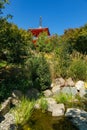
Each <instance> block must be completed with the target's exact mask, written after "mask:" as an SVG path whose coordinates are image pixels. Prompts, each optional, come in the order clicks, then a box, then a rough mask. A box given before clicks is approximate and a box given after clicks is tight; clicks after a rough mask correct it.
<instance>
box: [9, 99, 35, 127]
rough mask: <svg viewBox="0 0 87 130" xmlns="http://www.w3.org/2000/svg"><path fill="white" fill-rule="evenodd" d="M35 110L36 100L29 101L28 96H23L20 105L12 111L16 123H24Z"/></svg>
mask: <svg viewBox="0 0 87 130" xmlns="http://www.w3.org/2000/svg"><path fill="white" fill-rule="evenodd" d="M33 110H34V101H29V100H28V99H27V98H22V100H21V102H20V103H19V105H18V106H16V107H15V108H14V109H13V110H12V113H13V115H14V118H15V124H16V125H24V124H25V123H26V122H27V121H29V119H30V117H31V115H32V112H33Z"/></svg>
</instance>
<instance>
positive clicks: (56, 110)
mask: <svg viewBox="0 0 87 130" xmlns="http://www.w3.org/2000/svg"><path fill="white" fill-rule="evenodd" d="M64 112H65V107H64V104H62V103H61V104H54V105H53V109H52V116H63V115H64Z"/></svg>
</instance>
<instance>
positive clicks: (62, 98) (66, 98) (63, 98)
mask: <svg viewBox="0 0 87 130" xmlns="http://www.w3.org/2000/svg"><path fill="white" fill-rule="evenodd" d="M54 98H55V100H56V101H57V103H64V104H66V103H68V102H71V101H72V100H73V97H72V94H66V93H60V94H58V95H55V97H54Z"/></svg>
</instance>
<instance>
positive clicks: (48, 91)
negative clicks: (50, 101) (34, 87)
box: [43, 89, 53, 97]
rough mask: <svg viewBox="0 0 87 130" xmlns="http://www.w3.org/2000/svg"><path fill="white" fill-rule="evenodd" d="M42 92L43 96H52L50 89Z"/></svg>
mask: <svg viewBox="0 0 87 130" xmlns="http://www.w3.org/2000/svg"><path fill="white" fill-rule="evenodd" d="M43 93H44V96H45V97H50V96H52V95H53V94H52V92H51V90H49V89H48V90H45V91H43Z"/></svg>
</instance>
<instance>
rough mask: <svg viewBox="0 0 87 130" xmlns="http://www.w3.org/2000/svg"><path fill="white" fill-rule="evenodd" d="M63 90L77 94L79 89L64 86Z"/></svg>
mask: <svg viewBox="0 0 87 130" xmlns="http://www.w3.org/2000/svg"><path fill="white" fill-rule="evenodd" d="M61 92H62V93H67V94H72V96H75V95H76V94H77V89H76V88H75V87H63V88H62V90H61Z"/></svg>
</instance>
